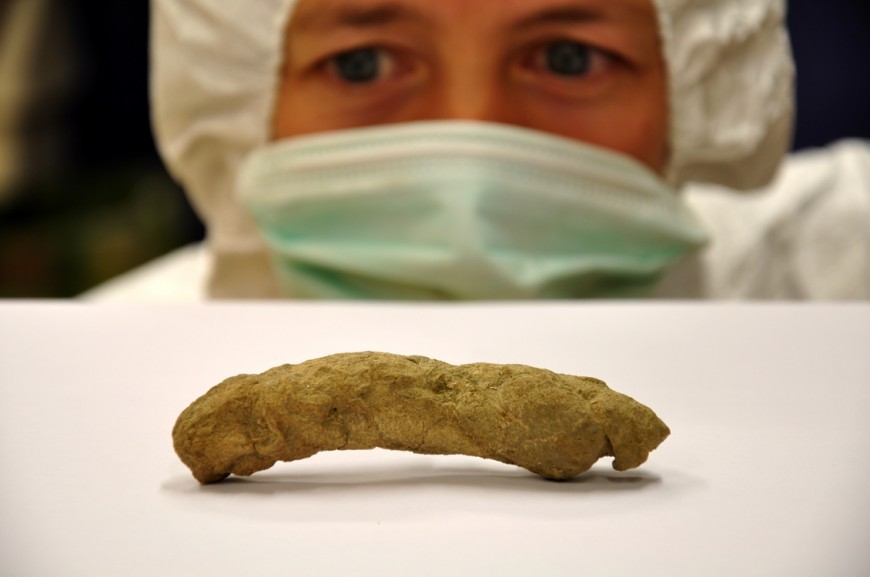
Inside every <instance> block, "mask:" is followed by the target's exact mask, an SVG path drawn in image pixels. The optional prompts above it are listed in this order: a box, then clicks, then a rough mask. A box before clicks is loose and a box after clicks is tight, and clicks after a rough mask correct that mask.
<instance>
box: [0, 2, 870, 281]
mask: <svg viewBox="0 0 870 577" xmlns="http://www.w3.org/2000/svg"><path fill="white" fill-rule="evenodd" d="M14 1H24V2H28V1H31V0H0V35H3V34H8V33H9V31H8V30H6V31H4V28H5V27H4V25H3V24H4V20H3V19H4V17H5V14H7V13H8V11H9V6H10V4H9V3H10V2H14ZM54 4H56V5H57V7H58V8H59V9H57V10H55V11H53V12H52V16H51V18H50V19H49V22H48V23H47V24H46V25H45V29H44V30H42V33H43V34H44V35H45V37H46V38H51V39H53V40H54V41H55V42H56V43H58V42H59V43H61V44H62V45H63V46H62V48H61V49H60V50H58V49H55V50H54V51H51V50H49V49H48V48H46V51H45V54H37V56H36V57H35V58H34V62H33V66H34V68H35V70H37V71H38V76H39V77H40V78H44V79H45V80H44V82H45V83H46V84H49V85H51V83H55V84H56V85H57V90H54V91H52V90H48V91H45V92H47V93H49V94H50V95H51V96H50V97H40V98H33V99H31V101H30V102H29V105H28V108H27V109H26V110H25V111H24V112H23V113H22V114H21V120H20V122H19V123H18V125H17V126H16V127H15V130H16V131H17V132H18V134H19V135H21V141H22V150H23V156H22V157H21V158H22V160H21V162H22V167H23V169H24V170H23V172H22V178H21V179H19V181H18V182H16V183H14V184H13V185H9V186H10V188H9V189H8V190H6V192H5V194H0V297H68V296H73V295H76V294H78V293H80V292H81V291H83V290H85V289H87V288H89V287H91V286H93V285H95V284H97V283H99V282H101V281H103V280H106V279H108V278H110V277H112V276H114V275H116V274H119V273H121V272H124V271H126V270H128V269H130V268H133V267H135V266H138V265H140V264H142V263H144V262H146V261H148V260H150V259H152V258H155V257H157V256H159V255H161V254H164V253H166V252H168V251H170V250H172V249H173V248H176V247H179V246H182V245H184V244H187V243H190V242H193V241H197V240H200V239H202V238H203V234H204V232H203V228H202V225H201V223H200V222H199V220H198V219H197V218H196V216H195V215H194V214H193V211H192V210H191V209H190V206H189V205H188V204H187V201H186V199H185V198H184V195H183V193H182V191H181V190H180V189H179V188H178V187H177V186H176V185H175V184H174V183H173V182H172V180H171V179H170V178H169V176H168V175H167V174H166V172H165V170H164V168H163V167H162V164H161V163H160V160H159V158H158V157H157V153H156V151H155V147H154V142H153V139H152V135H151V127H150V121H149V116H148V13H149V7H148V2H147V0H125V1H123V2H119V1H117V0H81V1H75V2H67V1H66V0H61V1H60V2H55V3H54ZM789 27H790V29H791V31H792V42H793V46H794V53H795V58H796V61H797V63H798V84H797V99H798V118H797V129H796V134H795V141H794V148H795V149H804V148H810V147H818V146H824V145H826V144H828V143H831V142H833V141H835V140H838V139H841V138H845V137H863V138H870V110H868V106H870V34H868V31H870V2H867V1H866V0H825V1H820V0H792V1H791V2H790V3H789ZM58 39H60V40H58ZM0 40H2V36H0ZM0 90H2V87H0ZM0 128H2V127H0ZM0 192H2V191H0Z"/></svg>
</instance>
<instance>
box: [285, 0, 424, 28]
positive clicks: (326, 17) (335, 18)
mask: <svg viewBox="0 0 870 577" xmlns="http://www.w3.org/2000/svg"><path fill="white" fill-rule="evenodd" d="M424 19H425V18H424V16H423V15H422V14H421V13H420V12H418V11H417V10H415V9H413V8H411V7H409V6H405V5H402V4H399V3H395V2H384V3H381V4H373V5H370V6H348V5H346V4H342V3H341V2H339V3H337V5H335V6H330V7H327V8H326V9H321V10H318V11H316V12H314V13H313V14H310V15H307V16H306V17H304V18H302V19H301V21H300V22H299V27H300V28H305V29H318V28H321V29H323V28H336V27H351V28H375V27H378V26H384V25H386V24H393V23H396V22H409V21H411V22H419V21H422V20H424Z"/></svg>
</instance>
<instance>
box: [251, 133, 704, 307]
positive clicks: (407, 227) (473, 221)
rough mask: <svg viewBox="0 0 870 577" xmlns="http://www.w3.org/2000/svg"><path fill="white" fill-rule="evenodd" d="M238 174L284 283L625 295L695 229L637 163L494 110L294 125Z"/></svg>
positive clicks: (434, 293) (343, 291) (686, 245)
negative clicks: (508, 121) (305, 127)
mask: <svg viewBox="0 0 870 577" xmlns="http://www.w3.org/2000/svg"><path fill="white" fill-rule="evenodd" d="M239 178H240V180H239V183H238V184H239V187H238V189H239V194H240V198H241V200H242V202H243V203H244V205H245V206H246V207H247V208H248V210H249V211H250V212H251V214H252V215H253V216H254V218H255V220H256V222H257V224H258V226H259V227H260V229H261V231H262V234H263V236H264V238H265V240H266V242H267V243H268V246H269V247H270V250H271V252H272V255H273V259H274V263H275V267H276V270H277V272H278V275H279V278H280V279H281V282H282V284H283V287H284V290H285V291H286V294H287V295H288V296H291V297H297V298H306V297H307V298H384V299H530V298H590V297H639V296H644V295H645V294H648V293H649V292H650V291H651V289H652V288H653V287H654V286H655V284H656V282H657V281H658V279H659V277H660V276H661V274H662V272H663V271H664V270H665V269H666V268H667V267H668V266H669V265H670V264H672V263H674V262H675V261H677V260H678V259H680V258H681V257H682V256H684V255H685V254H687V253H688V252H690V251H692V250H694V249H696V248H697V247H699V246H701V245H702V244H703V243H704V242H705V240H706V234H705V232H704V230H703V229H702V227H701V225H700V224H699V223H698V221H697V220H696V219H695V217H694V216H693V215H692V214H691V213H690V212H689V211H688V209H687V208H686V207H685V206H684V204H683V201H682V200H681V198H680V197H679V195H677V193H676V192H675V191H673V190H671V189H669V188H668V187H667V186H666V185H665V184H664V183H663V182H662V181H661V179H660V178H658V177H657V176H656V175H655V174H653V173H652V172H650V171H649V170H648V169H646V168H645V167H643V166H642V165H640V164H639V163H637V162H635V161H633V160H630V159H628V158H626V157H623V156H621V155H618V154H615V153H612V152H609V151H605V150H601V149H599V148H595V147H592V146H589V145H586V144H583V143H578V142H575V141H572V140H568V139H564V138H560V137H556V136H551V135H548V134H543V133H539V132H535V131H531V130H527V129H522V128H515V127H509V126H502V125H497V124H487V123H478V122H454V121H439V122H421V123H411V124H399V125H389V126H382V127H375V128H363V129H354V130H349V131H342V132H332V133H324V134H319V135H314V136H303V137H297V138H293V139H289V140H285V141H281V142H276V143H272V144H270V145H268V146H266V147H264V148H263V149H261V150H259V151H257V152H254V153H253V154H252V155H251V156H250V157H249V159H248V160H247V161H246V163H245V165H244V166H243V168H242V171H241V173H240V177H239Z"/></svg>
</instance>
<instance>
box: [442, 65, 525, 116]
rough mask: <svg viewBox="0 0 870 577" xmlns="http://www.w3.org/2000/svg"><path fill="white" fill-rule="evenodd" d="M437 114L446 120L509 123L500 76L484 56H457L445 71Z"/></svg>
mask: <svg viewBox="0 0 870 577" xmlns="http://www.w3.org/2000/svg"><path fill="white" fill-rule="evenodd" d="M439 84H440V89H439V91H438V103H437V107H436V110H437V115H438V116H439V118H442V119H445V120H484V121H490V122H502V123H510V122H511V121H512V120H514V116H515V111H513V110H512V108H511V103H510V99H509V95H508V94H506V92H505V89H504V86H503V83H502V81H501V75H500V74H499V71H498V69H497V68H495V67H494V66H492V65H491V64H489V63H487V62H486V61H485V60H484V59H476V58H474V57H473V56H468V55H464V56H458V57H457V58H455V59H453V60H452V61H451V62H449V65H448V66H447V67H446V68H445V70H443V71H442V78H441V82H440V83H439Z"/></svg>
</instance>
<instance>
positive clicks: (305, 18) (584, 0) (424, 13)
mask: <svg viewBox="0 0 870 577" xmlns="http://www.w3.org/2000/svg"><path fill="white" fill-rule="evenodd" d="M654 15H655V6H654V4H653V0H299V2H298V4H297V7H296V10H295V12H294V15H293V25H294V27H296V28H325V27H332V26H336V25H357V26H365V25H376V24H384V23H388V22H409V23H412V22H417V23H422V24H426V25H428V26H430V27H436V26H448V27H449V26H452V25H464V26H468V25H472V24H477V25H478V26H482V25H483V26H497V25H500V24H504V23H509V24H518V25H521V24H523V23H527V22H528V23H535V22H537V21H549V22H556V21H559V20H565V21H572V20H579V19H583V20H587V21H601V22H612V23H622V24H625V23H631V24H638V25H648V24H650V23H654V22H655V19H654V18H651V16H654ZM481 17H484V18H481Z"/></svg>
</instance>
